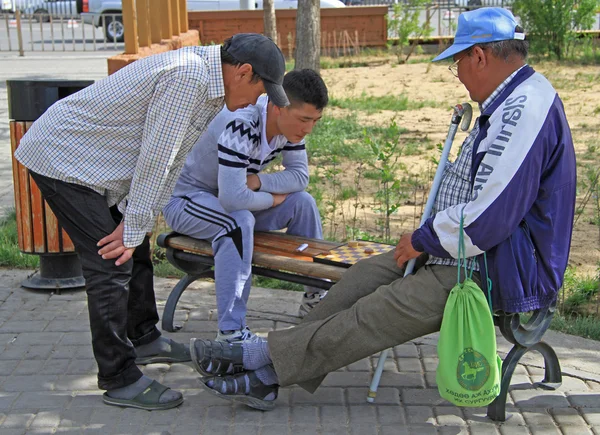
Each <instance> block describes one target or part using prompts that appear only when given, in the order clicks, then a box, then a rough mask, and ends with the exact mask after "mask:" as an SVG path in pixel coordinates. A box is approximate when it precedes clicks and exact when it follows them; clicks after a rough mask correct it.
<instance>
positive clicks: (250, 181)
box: [246, 174, 262, 192]
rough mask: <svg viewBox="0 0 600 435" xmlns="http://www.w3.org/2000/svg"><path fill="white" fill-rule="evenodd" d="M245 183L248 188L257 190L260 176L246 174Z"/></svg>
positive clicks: (259, 184) (260, 184)
mask: <svg viewBox="0 0 600 435" xmlns="http://www.w3.org/2000/svg"><path fill="white" fill-rule="evenodd" d="M246 185H247V186H248V189H250V190H253V191H255V192H258V189H260V186H262V183H261V182H260V177H259V176H258V175H256V174H250V175H248V176H246Z"/></svg>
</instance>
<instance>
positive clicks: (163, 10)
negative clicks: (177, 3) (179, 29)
mask: <svg viewBox="0 0 600 435" xmlns="http://www.w3.org/2000/svg"><path fill="white" fill-rule="evenodd" d="M171 15H172V13H171V0H160V21H161V23H162V25H161V32H160V33H161V35H162V39H171V37H172V36H173V20H172V19H171Z"/></svg>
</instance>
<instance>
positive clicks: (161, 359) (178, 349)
mask: <svg viewBox="0 0 600 435" xmlns="http://www.w3.org/2000/svg"><path fill="white" fill-rule="evenodd" d="M170 341H171V346H170V347H171V348H170V349H169V351H167V352H160V353H157V354H154V355H146V356H140V357H137V358H136V359H135V363H136V364H137V365H138V366H143V365H146V364H156V363H182V362H188V361H191V360H192V357H191V355H190V349H189V347H188V346H186V345H185V344H183V343H178V342H176V341H173V340H170Z"/></svg>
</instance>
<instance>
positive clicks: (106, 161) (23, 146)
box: [15, 33, 289, 410]
mask: <svg viewBox="0 0 600 435" xmlns="http://www.w3.org/2000/svg"><path fill="white" fill-rule="evenodd" d="M284 73H285V60H284V57H283V55H282V53H281V51H280V50H279V48H278V47H277V46H276V45H275V44H274V43H273V42H272V41H271V40H270V39H268V38H266V37H264V36H262V35H258V34H250V33H249V34H238V35H235V36H233V37H232V38H230V39H229V40H227V41H225V43H224V45H223V46H210V47H186V48H182V49H180V50H175V51H169V52H167V53H162V54H158V55H155V56H150V57H147V58H144V59H141V60H138V61H136V62H134V63H133V64H131V65H129V66H127V67H125V68H123V69H121V70H120V71H118V72H117V73H115V74H113V75H111V76H109V77H107V78H105V79H103V80H101V81H99V82H96V83H95V84H93V85H91V86H89V87H87V88H86V89H84V90H82V91H80V92H77V93H76V94H73V95H71V96H69V97H67V98H64V99H62V100H60V101H58V102H57V103H56V104H54V105H53V106H52V107H50V108H49V109H48V110H47V111H46V113H44V115H43V116H41V117H40V118H39V119H38V120H37V121H36V122H35V123H33V125H32V126H31V128H30V129H29V131H28V132H27V134H26V135H25V136H24V137H23V139H22V140H21V143H20V146H19V148H18V150H17V151H16V153H15V157H16V158H17V160H18V161H20V162H21V163H22V164H23V165H24V166H26V167H27V168H28V169H29V170H30V173H31V176H32V178H33V179H34V180H35V182H36V183H37V185H38V187H39V188H40V190H41V191H42V194H43V196H44V198H45V200H46V201H47V202H48V204H49V205H50V207H51V208H52V210H53V212H54V213H55V214H56V216H57V218H58V220H59V222H60V224H61V226H62V227H63V228H64V229H65V230H66V231H67V233H68V234H69V236H70V237H71V239H72V240H73V243H74V244H75V248H76V250H77V253H78V254H79V258H80V260H81V265H82V270H83V275H84V277H85V280H86V291H87V295H88V309H89V315H90V327H91V331H92V346H93V349H94V355H95V358H96V362H97V363H98V386H99V388H101V389H104V390H107V392H106V393H105V394H104V396H103V400H104V402H105V403H108V404H111V405H119V406H130V407H136V408H143V409H149V410H154V409H167V408H172V407H174V406H178V405H179V404H181V403H182V402H183V396H182V395H181V393H179V392H176V391H173V390H170V389H169V388H168V387H166V386H163V385H161V384H160V383H158V382H157V381H155V380H152V379H150V378H149V377H146V376H144V375H143V374H142V372H141V371H140V369H139V368H138V367H137V365H139V364H148V363H154V362H167V363H172V362H184V361H189V360H190V355H189V349H188V348H187V346H184V345H182V344H180V343H176V342H174V341H172V340H170V339H167V338H164V337H161V333H160V331H159V330H158V329H157V328H156V326H155V325H156V322H157V321H158V313H157V310H156V302H155V297H154V289H153V273H152V272H153V271H152V262H151V256H150V246H149V236H148V233H150V232H151V231H152V227H153V225H154V222H155V219H156V217H157V216H158V214H159V213H160V211H161V209H162V208H163V206H164V205H165V204H166V202H167V200H168V199H169V197H170V195H171V192H172V190H173V188H174V185H175V181H176V180H177V177H178V175H179V172H180V169H181V167H182V166H183V163H184V161H185V158H186V155H187V153H188V152H189V151H190V149H191V148H192V146H193V145H194V143H195V142H196V141H197V140H198V138H199V137H200V135H201V134H202V133H203V132H204V131H205V130H206V127H207V126H208V124H209V123H210V121H211V120H212V119H213V118H214V117H215V116H216V115H217V113H219V112H220V111H221V109H222V108H223V103H225V104H226V105H227V107H228V108H229V109H230V110H236V109H239V108H242V107H246V106H248V105H250V104H255V103H256V100H257V98H258V97H259V96H260V95H261V94H263V93H264V92H265V91H266V93H267V94H268V95H269V98H271V99H272V100H273V101H276V102H277V104H278V106H281V107H285V106H287V105H288V104H289V102H288V100H287V97H286V95H285V92H284V91H283V87H282V82H283V76H284Z"/></svg>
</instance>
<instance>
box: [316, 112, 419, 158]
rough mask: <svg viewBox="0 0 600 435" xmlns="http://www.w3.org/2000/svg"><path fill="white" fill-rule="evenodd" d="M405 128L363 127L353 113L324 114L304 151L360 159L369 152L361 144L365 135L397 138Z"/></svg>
mask: <svg viewBox="0 0 600 435" xmlns="http://www.w3.org/2000/svg"><path fill="white" fill-rule="evenodd" d="M406 131H407V130H406V129H402V128H398V127H391V126H388V127H375V126H363V125H360V124H359V123H358V121H357V120H356V115H354V114H352V115H350V116H347V117H344V118H334V117H332V116H327V115H326V116H324V117H323V118H322V119H321V121H319V122H318V123H317V125H316V126H315V128H314V129H313V131H312V133H311V134H310V135H309V136H307V138H306V142H307V143H308V146H307V152H308V155H309V158H319V157H331V156H337V157H345V158H350V159H356V160H362V159H364V158H365V157H366V156H368V155H370V154H371V150H370V148H369V147H368V146H367V144H365V143H364V135H365V134H367V135H369V136H371V137H374V138H381V139H387V140H389V141H396V140H397V139H398V137H397V135H398V133H404V132H406Z"/></svg>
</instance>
